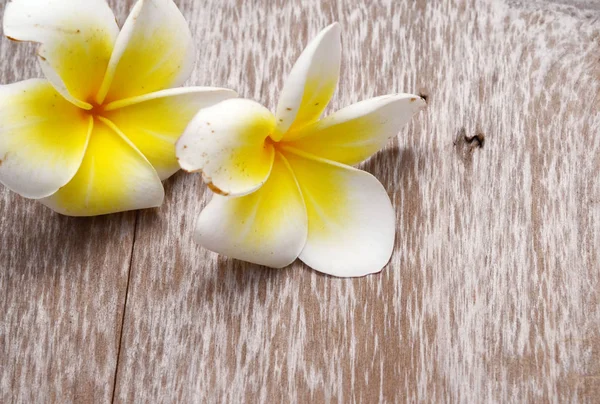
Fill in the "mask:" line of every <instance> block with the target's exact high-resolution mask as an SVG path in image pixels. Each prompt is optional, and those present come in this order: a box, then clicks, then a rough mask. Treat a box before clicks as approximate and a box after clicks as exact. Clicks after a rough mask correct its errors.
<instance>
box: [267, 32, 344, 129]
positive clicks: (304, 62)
mask: <svg viewBox="0 0 600 404" xmlns="http://www.w3.org/2000/svg"><path fill="white" fill-rule="evenodd" d="M341 55H342V51H341V40H340V25H339V24H338V23H334V24H332V25H330V26H329V27H327V28H325V29H324V30H323V31H321V33H320V34H319V35H318V36H317V37H316V38H315V39H313V41H312V42H311V43H310V44H309V45H308V46H307V47H306V49H305V50H304V51H303V52H302V54H301V55H300V57H299V58H298V61H297V62H296V64H295V65H294V67H293V69H292V71H291V73H290V75H289V77H288V78H287V80H286V82H285V86H284V87H283V91H282V92H281V97H280V99H279V104H278V105H277V113H276V114H275V115H276V117H277V133H278V137H275V139H276V140H280V139H281V137H282V136H283V135H284V134H285V133H286V132H287V131H288V130H290V131H291V130H294V129H296V128H300V127H302V126H304V125H307V124H309V123H312V122H314V121H316V120H317V119H319V117H320V116H321V114H322V113H323V111H324V110H325V108H326V107H327V104H329V101H330V100H331V97H332V95H333V93H334V92H335V88H336V86H337V82H338V79H339V76H340V61H341Z"/></svg>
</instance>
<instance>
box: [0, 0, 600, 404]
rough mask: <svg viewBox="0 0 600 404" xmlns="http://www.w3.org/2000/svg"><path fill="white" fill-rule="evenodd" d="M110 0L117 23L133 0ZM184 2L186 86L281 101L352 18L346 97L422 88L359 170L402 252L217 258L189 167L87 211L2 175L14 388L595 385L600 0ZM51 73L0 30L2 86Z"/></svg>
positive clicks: (256, 398) (111, 393)
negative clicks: (307, 62)
mask: <svg viewBox="0 0 600 404" xmlns="http://www.w3.org/2000/svg"><path fill="white" fill-rule="evenodd" d="M4 1H6V0H4ZM110 3H111V5H112V6H113V7H114V9H115V13H116V15H117V16H118V20H119V21H120V22H121V23H122V22H123V21H124V19H125V17H126V15H127V13H128V11H129V9H130V7H131V5H132V3H133V2H132V0H128V1H123V0H112V1H110ZM177 3H178V5H179V6H180V8H181V9H182V11H183V13H184V14H185V16H186V17H187V18H188V20H189V21H190V24H191V26H192V31H193V33H194V35H195V38H196V41H197V44H198V53H197V67H196V70H195V73H194V76H193V78H192V79H191V80H190V84H201V85H216V86H226V87H230V88H233V89H236V90H238V91H239V93H240V95H241V96H243V97H246V98H252V99H255V100H258V101H261V102H262V103H265V105H267V106H270V107H271V108H274V106H275V104H276V100H277V94H278V92H279V89H280V88H281V87H282V82H283V79H284V78H285V77H286V75H287V72H289V70H290V68H291V66H292V64H293V62H294V61H295V59H296V57H297V56H298V55H299V53H300V52H301V51H302V49H303V47H304V45H305V44H306V43H307V41H308V40H309V39H310V38H312V37H313V36H314V35H315V34H316V33H317V32H318V31H319V30H320V29H321V28H323V27H325V26H326V25H328V24H329V23H331V22H333V21H340V22H341V24H342V27H343V65H342V78H341V82H340V87H339V90H338V92H337V93H336V95H335V98H334V101H333V103H332V109H338V108H340V107H342V106H345V105H348V104H350V103H353V102H356V101H359V100H362V99H365V98H368V97H371V96H375V95H381V94H386V93H392V92H415V93H421V94H423V95H425V96H426V97H427V100H428V103H429V107H428V109H427V111H424V112H423V113H421V114H420V115H419V116H417V117H416V118H415V119H414V120H413V122H412V124H411V125H409V126H408V127H407V128H405V130H403V131H402V133H400V135H399V136H398V138H397V140H394V142H393V143H391V144H390V146H389V148H388V149H386V150H385V151H383V152H381V153H379V154H378V155H376V156H375V157H374V158H372V159H371V160H370V161H369V162H367V163H366V164H365V167H364V168H365V169H366V170H368V171H370V172H371V173H373V174H374V175H375V176H377V177H378V178H380V179H381V180H382V182H383V184H384V185H385V186H386V187H387V189H388V191H389V193H390V195H391V197H392V200H393V203H394V206H395V208H396V211H397V229H398V237H397V243H396V250H395V253H394V255H393V257H392V260H391V263H390V265H389V266H388V267H386V268H385V269H384V271H383V272H382V273H381V274H380V275H375V276H370V277H367V278H362V279H354V280H341V279H334V278H330V277H326V276H322V275H319V274H317V273H316V272H313V271H311V270H309V269H308V268H307V267H306V266H304V265H303V264H302V263H300V262H297V263H296V264H294V265H293V266H292V267H290V268H287V269H284V270H269V269H265V268H262V267H258V266H255V265H249V264H243V263H240V262H237V261H233V260H230V259H226V258H223V257H217V256H216V255H215V254H213V253H209V252H206V251H204V250H203V249H201V248H200V247H198V246H196V245H195V244H194V243H193V241H192V239H191V235H192V229H193V225H194V220H195V216H196V215H197V214H198V213H199V212H200V210H201V209H202V207H203V206H204V204H205V203H206V200H207V198H208V197H209V192H207V191H206V190H205V188H204V187H203V186H202V185H201V184H200V182H199V177H198V176H197V175H184V174H178V175H176V176H175V177H174V178H172V179H170V180H169V181H167V182H166V184H165V186H166V191H167V198H166V201H165V203H164V205H163V206H162V208H160V209H155V210H147V211H141V212H129V213H124V214H117V215H111V216H105V217H97V218H90V219H75V218H67V217H61V216H58V215H56V214H54V213H52V212H51V211H49V210H48V209H47V208H45V207H43V206H41V205H39V204H37V203H34V202H32V201H29V200H25V199H23V198H21V197H19V196H17V195H15V194H13V193H10V192H9V191H8V190H7V189H6V188H3V187H1V186H0V248H1V250H0V402H2V403H11V402H16V403H34V402H59V403H66V402H82V403H91V402H99V403H101V402H110V401H114V402H161V403H162V402H181V403H184V402H231V403H241V402H248V403H253V402H299V403H308V402H315V403H320V402H339V403H375V402H405V401H410V402H416V401H419V402H427V403H435V402H462V403H482V402H581V403H585V402H588V403H592V402H600V255H599V254H600V253H599V250H600V112H599V111H600V97H599V92H600V2H598V1H596V0H565V1H556V0H555V1H533V0H522V1H516V0H502V1H501V0H498V1H493V0H432V1H425V0H420V1H413V0H378V1H368V2H361V1H358V0H345V1H342V0H340V1H323V2H322V1H317V0H310V1H308V0H305V1H302V2H300V1H294V2H288V1H287V0H276V1H272V0H263V1H242V0H237V1H235V0H205V1H196V0H180V1H178V2H177ZM40 76H41V72H40V70H39V68H38V67H37V66H36V65H35V62H34V47H33V46H27V45H23V44H16V43H12V42H9V41H7V40H5V39H3V40H2V41H1V42H0V82H1V83H10V82H13V81H16V80H22V79H25V78H29V77H40ZM473 136H476V138H473ZM481 140H482V141H483V144H480V143H482V142H481Z"/></svg>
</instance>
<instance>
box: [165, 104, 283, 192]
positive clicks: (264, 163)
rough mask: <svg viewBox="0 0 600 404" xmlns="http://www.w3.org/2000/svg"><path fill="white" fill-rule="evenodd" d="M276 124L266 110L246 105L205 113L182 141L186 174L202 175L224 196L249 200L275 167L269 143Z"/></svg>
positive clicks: (221, 106) (224, 106) (179, 149)
mask: <svg viewBox="0 0 600 404" xmlns="http://www.w3.org/2000/svg"><path fill="white" fill-rule="evenodd" d="M274 128H275V118H274V117H273V114H271V112H269V110H267V109H266V108H265V107H263V106H262V105H260V104H258V103H256V102H254V101H250V100H244V99H231V100H226V101H223V102H221V103H219V104H217V105H214V106H212V107H208V108H205V109H203V110H201V111H200V112H199V113H198V115H196V116H195V117H194V119H193V120H192V122H191V123H190V124H189V126H188V127H187V129H186V130H185V132H184V134H183V136H181V138H180V139H179V140H178V141H177V144H176V154H177V158H178V159H179V164H180V165H181V168H183V169H184V170H186V171H190V172H196V171H202V174H203V177H204V180H205V181H206V182H207V183H208V185H209V187H210V188H211V189H212V190H213V191H215V192H216V193H219V194H221V195H232V196H233V195H245V194H248V193H250V192H253V191H255V190H256V189H258V188H260V186H261V185H262V184H264V182H265V181H266V180H267V178H268V176H269V172H270V171H271V166H272V164H273V156H274V149H273V146H272V144H271V143H269V142H266V139H267V137H268V136H269V134H271V133H273V130H274Z"/></svg>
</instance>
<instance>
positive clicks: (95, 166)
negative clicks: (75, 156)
mask: <svg viewBox="0 0 600 404" xmlns="http://www.w3.org/2000/svg"><path fill="white" fill-rule="evenodd" d="M100 119H101V120H96V121H95V122H94V129H93V131H92V135H91V138H90V142H89V145H88V148H87V151H86V153H85V157H84V159H83V162H82V164H81V167H80V168H79V171H77V174H76V175H75V177H73V179H72V180H71V182H69V183H68V184H67V185H66V186H64V187H63V188H61V189H60V190H59V191H58V192H56V193H55V194H54V195H52V196H50V197H49V198H46V199H43V200H41V202H42V203H44V204H45V205H46V206H49V207H50V208H52V209H53V210H55V211H56V212H58V213H62V214H64V215H68V216H95V215H103V214H107V213H114V212H121V211H126V210H134V209H144V208H151V207H155V206H159V205H160V204H161V203H162V201H163V198H164V190H163V187H162V184H161V182H160V178H158V175H157V174H156V171H154V169H153V168H152V166H151V165H150V163H148V160H146V159H145V158H144V156H143V155H142V154H141V153H140V152H139V151H138V150H136V149H135V148H134V147H133V145H131V144H130V143H129V142H128V141H127V140H125V138H124V137H123V136H122V135H121V134H119V133H117V129H116V128H115V127H114V126H113V125H112V124H111V123H110V122H109V121H106V120H104V119H103V118H100Z"/></svg>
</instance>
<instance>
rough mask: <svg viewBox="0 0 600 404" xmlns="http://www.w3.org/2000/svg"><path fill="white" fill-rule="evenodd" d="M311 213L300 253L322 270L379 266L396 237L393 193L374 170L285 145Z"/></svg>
mask: <svg viewBox="0 0 600 404" xmlns="http://www.w3.org/2000/svg"><path fill="white" fill-rule="evenodd" d="M282 150H283V153H284V155H285V157H286V158H287V159H288V161H289V164H290V167H291V168H292V171H293V172H294V175H295V176H296V179H297V181H298V184H300V189H301V190H302V195H303V196H304V201H305V203H306V211H307V213H308V238H307V240H306V246H305V247H304V249H303V250H302V253H301V254H300V259H301V260H302V261H304V262H305V263H306V264H307V265H309V266H310V267H312V268H314V269H316V270H317V271H319V272H323V273H326V274H329V275H333V276H341V277H356V276H364V275H368V274H371V273H375V272H379V271H381V269H382V268H383V266H384V265H386V263H387V262H388V261H389V259H390V257H391V254H392V251H393V247H394V237H395V214H394V209H393V208H392V204H391V202H390V199H389V197H388V195H387V193H386V191H385V189H384V188H383V186H382V185H381V183H380V182H379V181H377V179H376V178H375V177H373V176H372V175H371V174H368V173H366V172H364V171H360V170H357V169H354V168H352V167H349V166H345V165H343V164H339V163H335V162H332V161H328V160H323V159H319V158H316V157H314V156H311V155H308V154H306V153H303V152H301V151H298V150H294V149H290V148H289V147H288V148H286V147H283V148H282Z"/></svg>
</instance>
